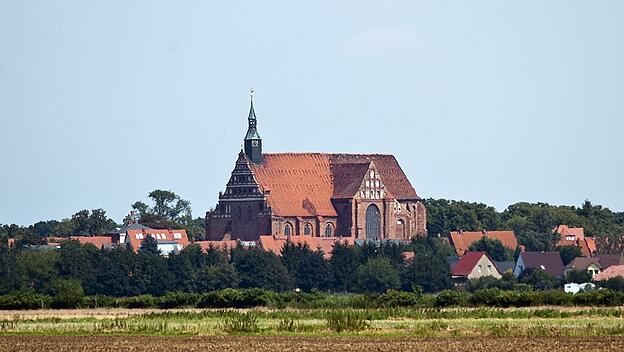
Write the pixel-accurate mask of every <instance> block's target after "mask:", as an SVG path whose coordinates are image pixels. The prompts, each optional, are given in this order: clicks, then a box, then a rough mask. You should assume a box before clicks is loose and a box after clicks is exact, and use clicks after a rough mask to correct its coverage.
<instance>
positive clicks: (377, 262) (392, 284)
mask: <svg viewBox="0 0 624 352" xmlns="http://www.w3.org/2000/svg"><path fill="white" fill-rule="evenodd" d="M356 275H357V282H358V287H359V289H360V292H378V293H381V292H385V291H386V290H389V289H398V288H399V287H400V286H401V279H400V277H399V272H398V271H397V269H396V268H395V267H394V266H393V265H392V263H390V261H389V260H388V259H386V258H370V259H369V260H368V261H367V262H366V263H365V264H363V265H361V266H360V267H359V268H358V269H357V274H356Z"/></svg>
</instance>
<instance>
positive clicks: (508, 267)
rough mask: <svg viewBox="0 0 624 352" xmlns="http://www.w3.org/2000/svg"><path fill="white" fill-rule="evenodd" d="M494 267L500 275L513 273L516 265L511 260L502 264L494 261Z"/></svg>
mask: <svg viewBox="0 0 624 352" xmlns="http://www.w3.org/2000/svg"><path fill="white" fill-rule="evenodd" d="M494 265H496V269H497V270H498V272H499V273H501V275H502V274H504V273H506V272H508V271H509V272H511V273H513V271H514V267H515V266H516V263H515V262H514V261H513V260H507V261H502V262H498V261H495V262H494Z"/></svg>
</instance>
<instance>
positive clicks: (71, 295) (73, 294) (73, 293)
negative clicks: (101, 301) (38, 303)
mask: <svg viewBox="0 0 624 352" xmlns="http://www.w3.org/2000/svg"><path fill="white" fill-rule="evenodd" d="M52 287H53V289H54V301H53V302H52V306H53V307H54V308H76V307H78V306H79V305H80V304H81V303H82V299H83V298H84V290H83V289H82V285H81V284H80V281H78V280H76V279H58V280H55V281H54V283H53V285H52Z"/></svg>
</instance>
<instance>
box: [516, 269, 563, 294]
mask: <svg viewBox="0 0 624 352" xmlns="http://www.w3.org/2000/svg"><path fill="white" fill-rule="evenodd" d="M519 281H520V282H521V283H523V284H527V285H531V286H532V287H533V288H534V289H536V290H541V291H545V290H552V289H554V288H557V287H559V286H560V284H561V282H560V281H559V279H557V278H556V277H554V276H552V275H550V274H548V273H547V272H546V271H544V270H542V269H527V270H525V271H524V272H523V273H522V274H520V277H519Z"/></svg>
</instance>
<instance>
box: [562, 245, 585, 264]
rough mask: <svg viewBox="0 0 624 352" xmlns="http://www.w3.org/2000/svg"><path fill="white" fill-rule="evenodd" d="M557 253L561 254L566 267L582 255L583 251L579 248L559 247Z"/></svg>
mask: <svg viewBox="0 0 624 352" xmlns="http://www.w3.org/2000/svg"><path fill="white" fill-rule="evenodd" d="M557 252H559V255H560V256H561V261H563V265H564V266H565V265H568V264H570V263H571V262H572V261H573V260H574V258H576V257H580V256H581V255H582V254H581V249H580V248H579V247H577V246H559V247H557Z"/></svg>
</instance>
